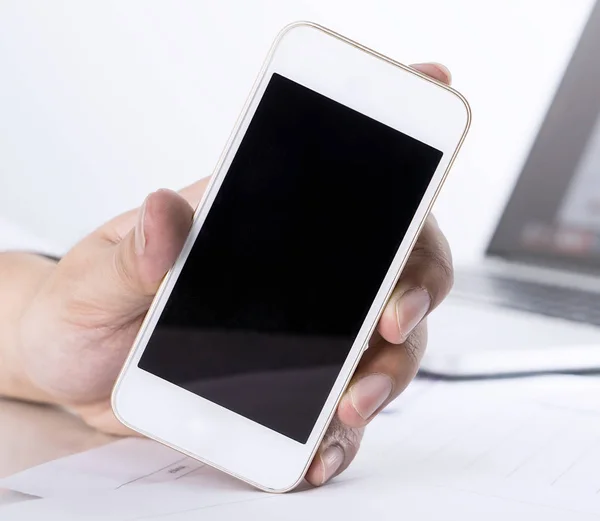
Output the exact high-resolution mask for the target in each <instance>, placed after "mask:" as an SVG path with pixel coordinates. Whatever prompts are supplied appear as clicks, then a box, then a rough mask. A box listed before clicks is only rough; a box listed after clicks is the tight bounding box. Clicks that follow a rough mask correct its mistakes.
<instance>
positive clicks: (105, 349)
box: [17, 64, 452, 485]
mask: <svg viewBox="0 0 600 521" xmlns="http://www.w3.org/2000/svg"><path fill="white" fill-rule="evenodd" d="M415 68H417V69H418V70H420V71H421V72H423V73H425V74H428V75H430V76H432V77H434V78H436V79H438V80H440V81H444V82H449V81H450V77H449V73H448V72H447V71H446V69H445V68H443V67H440V66H437V65H433V64H424V65H418V66H415ZM207 181H208V180H207V179H204V180H201V181H199V182H197V183H195V184H194V185H192V186H190V187H188V188H185V189H183V190H182V191H181V192H179V193H175V192H172V191H169V190H159V191H157V192H154V193H152V194H150V195H149V196H148V197H147V199H146V201H145V202H144V204H143V205H142V207H141V208H140V209H138V210H133V211H131V212H127V213H125V214H123V215H121V216H119V217H117V218H115V219H113V220H111V221H110V222H108V223H106V224H105V225H103V226H102V227H101V228H99V229H98V230H96V231H95V232H93V233H91V234H90V235H89V236H87V237H86V238H85V239H83V240H82V241H81V242H80V243H79V244H77V245H76V246H75V247H74V248H73V249H72V250H70V251H69V252H68V253H67V254H66V255H65V256H64V257H63V259H62V260H61V261H60V262H59V263H58V264H57V265H56V266H55V268H54V269H53V270H51V272H50V273H49V274H48V276H47V277H46V278H45V279H44V280H43V282H42V283H41V284H40V285H39V287H38V288H37V290H36V292H35V295H34V297H33V298H32V299H31V300H30V302H29V303H28V305H27V306H26V308H25V310H24V312H23V313H22V314H21V320H20V324H19V341H18V348H17V354H18V363H19V366H20V368H21V370H22V371H23V373H24V375H25V376H26V378H27V379H28V381H29V382H31V385H32V386H35V388H36V389H39V391H40V392H41V393H43V394H44V395H45V396H48V397H49V400H50V401H52V402H53V403H57V404H61V405H63V406H65V407H67V408H69V409H71V410H72V411H74V412H75V413H77V414H78V415H79V416H80V417H81V418H82V419H83V420H84V421H85V422H87V423H88V424H89V425H91V426H93V427H95V428H98V429H100V430H102V431H104V432H108V433H114V434H125V435H127V434H133V433H132V432H131V431H129V430H128V429H126V428H125V427H124V426H123V425H121V424H120V423H119V422H118V421H117V420H116V418H115V417H114V415H113V413H112V409H111V406H110V393H111V390H112V387H113V385H114V382H115V379H116V377H117V375H118V373H119V371H120V369H121V367H122V365H123V363H124V361H125V358H126V357H127V354H128V352H129V350H130V348H131V345H132V343H133V340H134V338H135V336H136V333H137V331H138V330H139V327H140V325H141V322H142V320H143V317H144V315H145V313H146V312H147V310H148V308H149V306H150V303H151V302H152V299H153V297H154V295H155V293H156V291H157V289H158V287H159V285H160V283H161V280H162V279H163V277H164V275H165V274H166V272H167V271H168V270H169V269H170V268H171V266H172V265H173V263H174V262H175V260H176V258H177V256H178V254H179V252H180V250H181V248H182V246H183V243H184V241H185V238H186V236H187V233H188V232H189V229H190V226H191V223H192V217H193V210H192V207H195V206H196V205H197V203H198V201H199V200H200V198H201V196H202V194H203V192H204V190H205V188H206V185H207ZM451 281H452V267H451V258H450V251H449V247H448V244H447V242H446V240H445V238H444V236H443V234H442V232H441V231H440V230H439V228H438V227H437V224H436V222H435V220H434V219H433V217H430V218H429V219H428V221H427V223H426V225H425V227H424V229H423V231H422V233H421V236H420V238H419V240H418V242H417V245H416V247H415V249H414V251H413V253H412V255H411V257H410V260H409V262H408V264H407V266H406V268H405V269H404V272H403V274H402V276H401V278H400V280H399V282H398V284H397V286H396V288H395V291H394V294H393V296H392V298H391V300H390V302H389V303H388V305H387V307H386V309H385V311H384V313H383V316H382V317H381V320H380V322H379V326H378V333H377V334H376V336H375V338H373V339H372V341H371V346H370V348H369V349H368V350H367V351H366V352H365V354H364V356H363V359H362V360H361V363H360V365H359V367H358V370H357V372H356V374H355V375H354V378H353V380H352V383H351V385H350V387H349V389H348V391H347V392H346V394H345V396H344V397H343V399H342V401H341V402H340V405H339V408H338V414H337V416H336V419H335V421H334V422H333V424H332V426H331V427H330V429H329V431H328V433H327V434H326V436H325V438H324V440H323V442H322V445H321V447H320V449H319V452H318V455H317V457H316V458H315V460H314V461H313V463H312V465H311V467H310V469H309V471H308V474H307V480H308V481H309V482H310V483H312V484H314V485H321V484H323V483H325V482H326V481H327V480H329V479H330V478H331V477H333V476H334V475H337V474H339V473H340V472H342V471H343V470H344V469H345V468H346V467H347V466H348V465H349V464H350V462H351V461H352V459H353V458H354V456H355V455H356V453H357V451H358V448H359V444H360V440H361V438H362V433H363V430H364V427H365V426H366V425H367V424H368V423H369V422H370V421H371V420H372V418H373V417H374V416H375V415H377V413H378V412H379V411H381V410H382V409H383V408H384V407H385V406H386V405H387V404H388V403H389V402H390V401H392V400H393V399H394V398H395V397H397V396H398V395H399V394H400V393H401V392H402V391H403V390H404V389H405V387H406V386H407V385H408V383H409V382H410V381H411V380H412V378H413V377H414V376H415V374H416V372H417V369H418V365H419V361H420V359H421V357H422V355H423V351H424V349H425V344H426V337H427V334H426V325H425V321H424V318H425V316H426V315H427V314H428V313H429V312H430V311H431V310H432V309H433V308H434V307H435V306H437V305H438V304H439V302H440V301H441V300H442V299H443V298H444V297H445V295H446V294H447V292H448V291H449V289H450V286H451Z"/></svg>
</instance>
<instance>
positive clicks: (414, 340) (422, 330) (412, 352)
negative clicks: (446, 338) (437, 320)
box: [403, 319, 427, 371]
mask: <svg viewBox="0 0 600 521" xmlns="http://www.w3.org/2000/svg"><path fill="white" fill-rule="evenodd" d="M403 347H404V349H405V351H406V353H407V355H408V357H409V359H410V361H411V362H412V363H413V364H414V365H413V367H412V368H411V369H413V370H415V371H416V370H417V369H418V367H419V364H420V363H421V358H423V354H424V353H425V349H426V347H427V319H425V320H423V322H421V323H420V324H419V325H418V326H417V327H416V328H415V330H414V331H413V332H412V333H411V334H410V335H409V336H408V338H407V339H406V342H404V344H403Z"/></svg>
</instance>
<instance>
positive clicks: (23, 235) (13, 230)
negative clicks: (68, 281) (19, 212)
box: [0, 217, 59, 255]
mask: <svg viewBox="0 0 600 521" xmlns="http://www.w3.org/2000/svg"><path fill="white" fill-rule="evenodd" d="M3 251H29V252H32V253H41V254H46V255H57V254H58V252H59V248H57V247H56V246H55V245H53V244H51V242H50V241H47V240H44V239H41V238H40V237H36V235H35V234H33V233H31V232H28V231H26V230H24V229H23V228H21V227H20V226H17V225H16V224H14V223H12V222H9V221H7V220H6V219H3V218H2V217H0V252H3Z"/></svg>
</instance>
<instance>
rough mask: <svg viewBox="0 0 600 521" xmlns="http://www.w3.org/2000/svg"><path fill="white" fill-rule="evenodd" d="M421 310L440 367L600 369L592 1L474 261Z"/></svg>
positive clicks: (459, 372)
mask: <svg viewBox="0 0 600 521" xmlns="http://www.w3.org/2000/svg"><path fill="white" fill-rule="evenodd" d="M455 277H456V278H455V285H454V289H453V291H452V293H451V295H450V297H449V298H448V300H447V301H446V302H445V303H444V304H443V305H442V306H441V307H440V308H439V309H438V310H436V311H435V312H434V313H432V315H431V317H430V319H429V329H430V335H429V348H428V351H429V352H428V354H427V355H426V357H425V359H424V360H423V368H424V370H425V371H429V372H431V373H434V374H439V375H445V376H450V377H461V376H489V375H495V374H497V375H503V374H530V373H536V372H561V371H569V372H581V371H584V372H585V371H595V370H600V3H598V4H597V5H596V6H595V7H594V8H593V9H592V13H591V16H590V19H589V21H588V23H587V25H586V27H585V29H584V32H583V34H582V36H581V39H580V41H579V43H578V45H577V48H576V50H575V52H574V54H573V57H572V59H571V61H570V64H569V66H568V68H567V70H566V72H565V76H564V78H563V80H562V82H561V85H560V87H559V89H558V91H557V93H556V95H555V98H554V100H553V102H552V104H551V107H550V109H549V111H548V113H547V115H546V117H545V120H544V123H543V125H542V127H541V128H540V131H539V133H538V135H537V138H536V140H535V143H534V146H533V148H532V150H531V152H530V155H529V157H528V159H527V161H526V163H525V165H524V167H523V170H522V172H521V175H520V176H519V179H518V181H517V183H516V185H515V187H514V190H513V192H512V194H511V196H510V198H509V200H508V203H507V205H506V207H505V209H504V212H503V214H502V216H501V218H500V221H499V222H498V224H497V226H496V229H495V232H494V234H493V237H492V239H491V241H490V242H489V244H488V247H487V249H486V253H485V258H484V261H483V262H482V263H481V264H480V265H477V266H470V267H466V268H458V269H457V270H456V275H455Z"/></svg>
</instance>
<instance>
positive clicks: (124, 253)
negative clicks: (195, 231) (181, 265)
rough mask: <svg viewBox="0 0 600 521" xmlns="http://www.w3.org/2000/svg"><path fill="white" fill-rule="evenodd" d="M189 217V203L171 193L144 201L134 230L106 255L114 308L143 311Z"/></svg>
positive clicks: (173, 257) (181, 239) (171, 260)
mask: <svg viewBox="0 0 600 521" xmlns="http://www.w3.org/2000/svg"><path fill="white" fill-rule="evenodd" d="M193 214H194V211H193V210H192V207H191V206H190V205H189V203H188V202H187V201H186V200H185V199H183V197H181V196H180V195H179V194H177V193H175V192H172V191H171V190H164V189H163V190H158V191H157V192H154V193H152V194H150V195H149V196H148V197H147V198H146V200H145V201H144V203H143V204H142V206H141V207H140V209H139V210H138V213H137V216H136V222H135V226H134V227H133V229H132V230H130V231H129V233H127V235H126V236H125V237H124V238H123V239H122V240H121V241H119V242H118V243H116V244H115V245H114V246H113V248H111V249H112V252H111V253H110V254H109V257H112V262H111V263H110V265H109V264H107V268H109V269H112V271H113V273H112V276H111V279H113V278H114V282H115V284H114V291H116V292H117V294H116V295H114V297H115V300H114V302H115V304H116V303H117V302H119V301H120V302H121V303H123V304H125V305H126V306H127V307H128V308H129V309H130V312H131V313H135V312H136V311H137V310H139V311H140V312H143V311H145V310H146V309H147V307H148V306H149V304H150V301H151V300H152V298H153V297H154V294H155V293H156V291H157V290H158V287H159V285H160V283H161V281H162V279H163V277H164V276H165V275H166V273H167V271H168V270H169V269H170V268H171V267H172V266H173V263H174V262H175V260H176V259H177V256H178V255H179V253H180V252H181V249H182V247H183V244H184V242H185V239H186V237H187V234H188V232H189V230H190V226H191V223H192V217H193ZM124 318H125V317H124Z"/></svg>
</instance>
